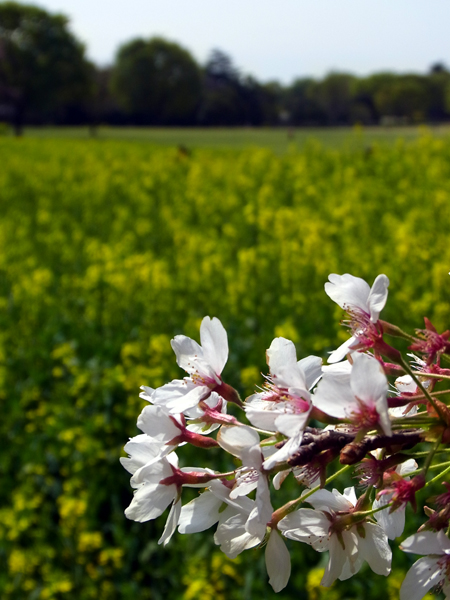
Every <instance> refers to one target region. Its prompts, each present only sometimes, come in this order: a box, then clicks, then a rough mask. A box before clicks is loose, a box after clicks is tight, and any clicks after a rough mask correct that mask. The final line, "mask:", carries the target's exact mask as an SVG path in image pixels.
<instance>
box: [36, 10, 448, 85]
mask: <svg viewBox="0 0 450 600" xmlns="http://www.w3.org/2000/svg"><path fill="white" fill-rule="evenodd" d="M27 3H28V2H27ZM29 3H33V4H37V5H39V6H41V7H43V8H45V9H47V10H49V11H51V12H62V13H65V14H66V15H67V16H69V17H70V19H71V24H72V25H71V27H72V30H73V31H74V33H75V34H76V35H77V36H78V37H79V38H80V39H82V40H83V42H84V43H85V44H86V47H87V52H88V56H89V57H90V58H91V59H92V60H94V61H95V62H96V63H97V64H101V65H105V64H110V63H111V62H112V61H113V58H114V54H115V52H116V50H117V48H118V46H119V45H120V44H121V43H123V42H126V41H128V40H130V39H131V38H133V37H138V36H139V37H151V36H154V35H162V36H164V37H166V38H168V39H170V40H173V41H176V42H178V43H179V44H181V45H182V46H184V47H185V48H187V49H188V50H190V51H191V52H192V53H193V55H194V56H195V57H196V58H197V60H199V61H200V62H204V61H205V59H206V57H207V56H208V53H209V52H210V50H211V49H212V48H220V49H221V50H224V51H225V52H227V53H228V54H230V55H231V57H232V58H233V60H234V62H235V64H236V65H237V66H238V67H240V68H241V70H242V71H243V72H244V73H250V74H253V75H255V76H256V77H257V78H258V79H260V80H262V81H267V80H269V79H278V80H280V81H282V82H284V83H288V82H290V81H291V80H292V79H293V78H294V77H297V76H306V75H312V76H315V77H322V76H323V75H324V74H325V73H327V72H329V71H330V70H338V71H348V72H352V73H355V74H359V75H364V74H368V73H373V72H375V71H380V70H392V71H397V72H405V71H415V72H425V71H427V70H428V68H429V66H430V65H431V64H432V63H434V62H436V61H443V62H445V63H446V64H447V65H448V66H450V32H449V30H450V0H222V1H219V0H31V2H29Z"/></svg>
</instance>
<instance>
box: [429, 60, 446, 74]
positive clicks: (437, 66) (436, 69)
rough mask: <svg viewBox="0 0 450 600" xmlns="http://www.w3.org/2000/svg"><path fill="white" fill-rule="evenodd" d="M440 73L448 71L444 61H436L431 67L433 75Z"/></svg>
mask: <svg viewBox="0 0 450 600" xmlns="http://www.w3.org/2000/svg"><path fill="white" fill-rule="evenodd" d="M438 73H448V69H447V67H446V66H445V64H444V63H442V62H436V63H434V64H432V65H431V67H430V74H431V75H436V74H438Z"/></svg>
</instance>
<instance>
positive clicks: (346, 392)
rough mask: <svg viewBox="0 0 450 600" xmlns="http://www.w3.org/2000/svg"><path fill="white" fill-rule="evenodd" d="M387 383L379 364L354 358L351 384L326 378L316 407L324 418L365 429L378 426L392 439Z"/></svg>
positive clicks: (315, 398)
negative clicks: (336, 419)
mask: <svg viewBox="0 0 450 600" xmlns="http://www.w3.org/2000/svg"><path fill="white" fill-rule="evenodd" d="M387 390H388V382H387V378H386V375H385V374H384V371H383V369H382V368H381V365H380V364H379V362H378V361H377V360H376V359H375V358H373V357H371V356H369V355H366V354H357V355H355V356H354V360H353V367H352V371H351V374H350V381H347V380H346V379H345V378H342V377H340V376H338V377H336V376H333V374H327V375H324V376H323V378H322V380H321V381H320V383H319V385H318V386H317V389H316V391H315V393H314V396H313V404H314V406H316V407H317V408H318V409H319V410H321V411H323V412H324V413H325V414H327V415H330V416H332V417H337V418H340V419H342V418H344V419H345V418H346V419H349V420H350V421H351V422H352V423H354V425H355V426H357V427H360V428H362V429H373V428H374V427H377V426H379V427H380V428H381V429H382V431H383V432H384V433H385V434H386V435H391V434H392V430H391V422H390V418H389V413H388V406H387V399H386V398H387Z"/></svg>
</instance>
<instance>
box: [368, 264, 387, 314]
mask: <svg viewBox="0 0 450 600" xmlns="http://www.w3.org/2000/svg"><path fill="white" fill-rule="evenodd" d="M388 287H389V279H388V278H387V277H386V275H378V276H377V278H376V279H375V281H374V282H373V285H372V288H371V290H370V294H369V297H368V299H367V304H368V306H369V309H370V320H371V321H372V323H376V322H377V321H378V317H379V315H380V312H381V311H382V310H383V308H384V307H385V304H386V300H387V296H388V290H387V289H388Z"/></svg>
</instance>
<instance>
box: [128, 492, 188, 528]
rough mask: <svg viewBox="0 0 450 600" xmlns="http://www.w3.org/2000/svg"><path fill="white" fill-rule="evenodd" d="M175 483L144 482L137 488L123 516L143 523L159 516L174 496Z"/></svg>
mask: <svg viewBox="0 0 450 600" xmlns="http://www.w3.org/2000/svg"><path fill="white" fill-rule="evenodd" d="M176 493H177V488H176V486H175V485H159V484H158V483H156V484H155V483H144V484H142V485H141V486H140V487H138V488H137V490H136V492H135V494H134V496H133V500H132V501H131V504H130V506H129V507H128V508H127V509H126V510H125V516H126V517H127V518H128V519H132V520H133V521H138V522H139V523H143V522H144V521H150V520H151V519H156V517H159V515H161V514H162V513H163V512H164V511H165V510H166V508H167V507H168V506H169V504H170V503H171V502H172V500H173V499H174V498H175V495H176Z"/></svg>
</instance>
